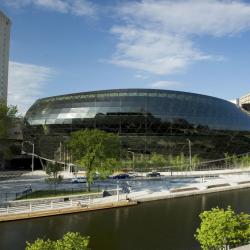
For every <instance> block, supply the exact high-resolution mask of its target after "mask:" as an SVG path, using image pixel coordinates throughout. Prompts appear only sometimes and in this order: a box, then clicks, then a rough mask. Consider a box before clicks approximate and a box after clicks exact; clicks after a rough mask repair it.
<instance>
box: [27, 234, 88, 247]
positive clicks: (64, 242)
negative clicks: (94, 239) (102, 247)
mask: <svg viewBox="0 0 250 250" xmlns="http://www.w3.org/2000/svg"><path fill="white" fill-rule="evenodd" d="M88 246H89V237H86V236H82V235H80V234H79V233H72V232H68V233H66V234H65V235H64V236H63V238H62V239H59V240H56V241H52V240H50V239H48V240H43V239H37V240H36V241H35V242H34V243H30V242H26V248H25V250H89V249H90V248H89V247H88Z"/></svg>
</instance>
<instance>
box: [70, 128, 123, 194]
mask: <svg viewBox="0 0 250 250" xmlns="http://www.w3.org/2000/svg"><path fill="white" fill-rule="evenodd" d="M68 146H69V149H70V150H71V152H72V156H73V162H74V163H75V164H77V165H80V166H83V167H84V169H85V170H86V176H87V183H88V190H89V191H90V185H91V184H92V183H93V179H94V176H95V173H96V172H99V173H100V174H101V175H102V176H103V177H104V176H105V175H107V174H108V173H110V171H112V169H113V167H114V166H115V165H116V162H117V160H118V159H119V152H120V141H119V137H118V135H115V134H112V133H107V132H105V131H101V130H98V129H91V130H90V129H85V130H81V131H76V132H73V133H72V134H71V136H70V138H69V141H68Z"/></svg>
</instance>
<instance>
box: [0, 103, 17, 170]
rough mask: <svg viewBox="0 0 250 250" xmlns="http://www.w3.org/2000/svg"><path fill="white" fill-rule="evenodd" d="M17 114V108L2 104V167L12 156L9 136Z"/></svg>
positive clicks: (0, 117)
mask: <svg viewBox="0 0 250 250" xmlns="http://www.w3.org/2000/svg"><path fill="white" fill-rule="evenodd" d="M17 113H18V110H17V106H7V105H6V104H5V103H0V167H1V166H4V165H5V161H6V160H7V159H9V158H10V157H11V155H12V151H11V146H12V143H11V141H10V140H9V135H10V131H11V129H12V128H13V126H14V124H15V121H16V118H17V117H18V116H17Z"/></svg>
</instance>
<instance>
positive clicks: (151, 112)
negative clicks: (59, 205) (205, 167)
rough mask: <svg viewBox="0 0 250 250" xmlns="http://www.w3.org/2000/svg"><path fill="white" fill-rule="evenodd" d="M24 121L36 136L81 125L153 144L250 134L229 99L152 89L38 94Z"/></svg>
mask: <svg viewBox="0 0 250 250" xmlns="http://www.w3.org/2000/svg"><path fill="white" fill-rule="evenodd" d="M25 121H26V128H27V129H26V134H27V135H30V136H31V135H33V137H36V138H37V137H39V136H40V137H41V136H42V135H46V136H49V135H50V136H54V138H55V136H56V135H68V134H69V133H70V132H72V131H75V130H79V129H84V128H99V129H102V130H105V131H108V132H114V133H118V134H119V135H120V136H123V137H124V138H125V137H126V138H127V141H131V140H133V139H132V138H135V137H138V138H139V137H140V138H141V139H140V140H141V141H143V140H146V141H151V144H155V143H156V144H159V141H160V138H163V137H170V136H171V138H174V137H175V136H177V137H178V136H179V135H184V136H189V137H190V136H197V135H198V136H201V135H203V136H210V135H217V136H222V135H224V136H225V135H227V136H228V135H233V136H234V137H235V135H236V134H237V135H241V136H243V134H244V136H245V135H247V136H248V134H249V133H250V116H249V115H247V114H246V113H245V112H242V111H241V109H240V108H238V107H237V106H236V105H234V104H232V103H230V102H228V101H225V100H222V99H218V98H214V97H210V96H205V95H199V94H192V93H185V92H178V91H167V90H152V89H117V90H103V91H93V92H84V93H77V94H69V95H62V96H55V97H48V98H44V99H40V100H38V101H37V102H35V103H34V105H33V106H32V107H31V108H30V109H29V110H28V112H27V114H26V116H25ZM142 136H145V138H147V139H142ZM152 138H153V139H152ZM152 140H153V141H154V142H152ZM167 141H168V142H169V141H171V140H169V139H167ZM145 143H146V142H145ZM124 144H125V145H126V144H129V143H127V142H124ZM135 144H137V143H135ZM146 144H147V146H141V147H142V148H144V150H146V151H152V150H148V148H150V147H151V146H152V145H149V143H148V142H147V143H146ZM163 144H164V143H163ZM127 146H129V147H130V146H131V145H127ZM145 148H147V149H145ZM137 150H138V149H137ZM141 151H142V149H141ZM156 151H157V150H156ZM225 152H227V151H225Z"/></svg>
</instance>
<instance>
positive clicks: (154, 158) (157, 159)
mask: <svg viewBox="0 0 250 250" xmlns="http://www.w3.org/2000/svg"><path fill="white" fill-rule="evenodd" d="M166 163H167V161H166V159H165V158H164V156H163V155H161V154H157V153H155V152H154V153H153V154H152V155H151V157H150V164H151V165H153V167H154V166H157V167H163V166H165V165H166Z"/></svg>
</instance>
